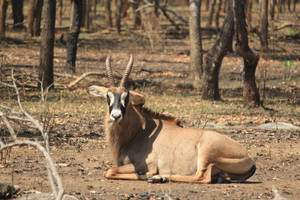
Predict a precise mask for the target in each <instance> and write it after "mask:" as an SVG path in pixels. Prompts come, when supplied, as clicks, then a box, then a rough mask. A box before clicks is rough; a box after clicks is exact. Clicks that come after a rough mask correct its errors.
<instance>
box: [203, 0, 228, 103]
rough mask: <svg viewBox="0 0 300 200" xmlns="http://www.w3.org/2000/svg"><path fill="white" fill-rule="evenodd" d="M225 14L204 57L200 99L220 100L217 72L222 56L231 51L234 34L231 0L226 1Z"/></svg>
mask: <svg viewBox="0 0 300 200" xmlns="http://www.w3.org/2000/svg"><path fill="white" fill-rule="evenodd" d="M226 13H227V14H226V17H225V20H224V23H223V27H222V29H221V31H220V32H219V34H218V36H217V40H216V42H215V44H214V46H213V47H212V48H211V49H210V50H209V51H208V53H207V55H206V56H205V61H204V70H203V79H202V99H208V100H220V99H221V96H220V93H219V72H220V68H221V65H222V61H223V58H224V56H225V55H226V54H227V52H228V51H229V50H230V49H231V46H232V38H233V33H234V21H233V12H232V0H227V12H226Z"/></svg>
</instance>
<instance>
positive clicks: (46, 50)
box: [39, 0, 56, 88]
mask: <svg viewBox="0 0 300 200" xmlns="http://www.w3.org/2000/svg"><path fill="white" fill-rule="evenodd" d="M55 11H56V0H45V1H44V6H43V28H42V33H41V46H40V66H39V83H42V85H43V87H44V88H47V87H50V86H51V85H53V49H54V32H55Z"/></svg>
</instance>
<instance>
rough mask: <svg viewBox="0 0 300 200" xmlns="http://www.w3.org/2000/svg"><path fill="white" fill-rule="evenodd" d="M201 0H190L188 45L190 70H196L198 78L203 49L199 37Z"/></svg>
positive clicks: (200, 71)
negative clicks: (189, 49)
mask: <svg viewBox="0 0 300 200" xmlns="http://www.w3.org/2000/svg"><path fill="white" fill-rule="evenodd" d="M201 2H202V1H201V0H190V22H189V23H190V26H189V28H190V47H191V57H190V66H191V71H194V70H195V71H196V72H197V74H198V77H199V79H200V78H201V76H202V72H203V68H202V63H203V50H202V38H201Z"/></svg>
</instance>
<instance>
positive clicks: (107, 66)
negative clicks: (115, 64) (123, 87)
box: [105, 56, 115, 86]
mask: <svg viewBox="0 0 300 200" xmlns="http://www.w3.org/2000/svg"><path fill="white" fill-rule="evenodd" d="M110 62H111V57H110V56H107V58H106V62H105V64H106V73H107V77H108V79H109V81H110V84H111V85H112V86H115V80H114V77H113V75H112V69H111V65H110Z"/></svg>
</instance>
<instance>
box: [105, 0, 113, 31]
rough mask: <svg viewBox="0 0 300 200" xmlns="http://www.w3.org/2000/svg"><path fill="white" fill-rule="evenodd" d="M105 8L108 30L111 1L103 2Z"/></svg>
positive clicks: (110, 21) (110, 25) (110, 18)
mask: <svg viewBox="0 0 300 200" xmlns="http://www.w3.org/2000/svg"><path fill="white" fill-rule="evenodd" d="M104 8H105V22H106V26H107V27H108V28H111V27H112V17H111V0H104Z"/></svg>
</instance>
